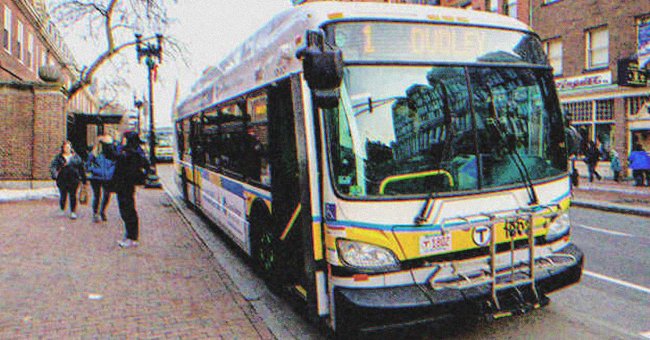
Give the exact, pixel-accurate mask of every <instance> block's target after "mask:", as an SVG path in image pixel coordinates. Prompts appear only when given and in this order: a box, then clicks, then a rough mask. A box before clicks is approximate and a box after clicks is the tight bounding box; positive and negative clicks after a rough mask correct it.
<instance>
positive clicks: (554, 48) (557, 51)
mask: <svg viewBox="0 0 650 340" xmlns="http://www.w3.org/2000/svg"><path fill="white" fill-rule="evenodd" d="M544 49H545V50H546V55H547V56H548V60H549V62H550V63H551V66H552V67H553V75H554V76H559V75H562V40H561V39H553V40H549V41H547V42H545V43H544Z"/></svg>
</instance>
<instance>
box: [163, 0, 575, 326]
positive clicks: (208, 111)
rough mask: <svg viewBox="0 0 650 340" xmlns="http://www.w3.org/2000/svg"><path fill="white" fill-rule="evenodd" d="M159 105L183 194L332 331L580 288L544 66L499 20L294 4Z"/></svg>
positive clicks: (538, 52) (523, 303) (526, 41)
mask: <svg viewBox="0 0 650 340" xmlns="http://www.w3.org/2000/svg"><path fill="white" fill-rule="evenodd" d="M178 110H179V118H178V120H177V121H176V134H175V135H176V138H177V145H178V150H177V153H178V154H177V155H176V158H177V159H176V168H177V173H178V176H177V180H178V181H177V183H178V184H179V185H180V186H181V189H182V191H183V193H184V197H185V200H186V201H187V202H188V203H189V204H191V205H193V206H195V207H197V208H198V209H199V210H200V211H202V212H203V213H204V214H205V215H206V216H207V217H208V218H210V219H211V220H212V221H214V223H215V224H216V225H217V226H218V227H219V228H220V229H222V230H223V231H224V233H225V234H227V235H228V236H229V237H230V238H232V240H233V241H234V242H235V243H236V244H237V245H238V246H239V247H241V249H242V250H243V251H245V252H246V253H247V254H248V255H250V256H251V257H252V258H253V259H254V260H255V262H256V263H257V265H258V266H259V268H260V269H261V270H262V272H263V274H264V276H265V277H266V279H267V280H268V282H269V283H270V284H271V285H272V286H274V287H281V288H283V289H285V290H287V291H293V292H296V293H298V294H299V295H300V296H301V297H302V298H303V299H304V300H305V302H306V305H307V309H308V310H309V313H310V316H312V317H313V318H314V319H321V320H324V321H325V322H327V323H328V324H329V325H330V326H331V327H332V328H334V329H335V330H337V331H339V332H341V331H343V332H347V331H348V330H351V329H378V328H382V327H392V326H399V325H402V324H413V323H415V322H419V321H431V320H435V319H437V318H439V317H444V316H447V315H448V314H458V313H464V314H467V313H473V314H475V315H477V316H484V317H490V318H498V317H502V316H507V315H511V314H513V313H519V312H526V311H528V310H531V309H534V308H537V307H540V306H543V305H545V304H546V303H548V298H547V297H546V296H547V294H548V293H551V292H553V291H555V290H557V289H560V288H563V287H566V286H568V285H571V284H574V283H576V282H578V281H579V280H580V277H581V272H582V264H583V255H582V252H581V251H580V250H579V249H578V248H577V247H576V246H575V245H573V244H572V243H571V241H570V222H569V218H568V208H569V204H570V189H569V178H568V176H567V156H566V150H565V146H564V145H565V135H564V132H563V131H564V130H563V117H562V115H561V112H560V106H559V102H558V98H557V95H556V92H555V88H554V82H553V76H552V70H551V67H550V66H549V63H548V60H547V58H546V56H545V55H544V53H543V51H542V45H541V43H540V40H539V38H538V37H537V36H536V35H535V33H533V32H532V31H531V29H530V27H528V26H526V25H524V24H522V23H520V22H518V21H516V20H513V19H511V18H508V17H505V16H500V15H495V14H491V13H485V12H475V11H469V10H461V9H451V8H442V7H434V6H420V5H405V4H379V3H342V2H315V3H310V4H305V5H301V6H296V7H294V8H291V9H289V10H287V11H285V12H283V13H281V14H279V15H278V16H276V17H275V18H274V19H273V20H271V21H270V22H269V23H268V24H267V25H265V26H264V27H262V28H261V29H260V30H259V31H258V32H257V33H256V34H254V35H253V36H252V37H250V38H249V39H248V40H246V41H245V42H243V44H242V45H241V46H240V47H239V48H237V49H236V50H235V51H234V52H232V54H230V55H229V56H228V57H227V58H226V59H225V60H224V61H223V62H221V63H220V64H219V65H216V66H214V67H212V68H209V69H207V70H206V71H205V72H204V74H203V75H202V77H201V78H200V79H199V80H198V81H197V82H196V84H195V85H194V86H193V88H192V92H191V95H189V97H187V98H186V99H185V100H184V101H183V102H182V103H181V104H180V105H179V107H178Z"/></svg>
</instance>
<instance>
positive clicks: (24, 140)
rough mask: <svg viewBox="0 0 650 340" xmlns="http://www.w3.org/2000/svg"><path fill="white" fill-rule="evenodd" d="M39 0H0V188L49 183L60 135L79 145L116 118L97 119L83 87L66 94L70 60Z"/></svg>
mask: <svg viewBox="0 0 650 340" xmlns="http://www.w3.org/2000/svg"><path fill="white" fill-rule="evenodd" d="M44 1H45V0H0V119H2V122H3V123H2V124H1V125H0V133H1V134H2V136H3V138H2V139H1V140H0V188H2V187H24V186H38V185H51V183H48V181H47V180H49V171H48V168H49V162H50V160H51V159H52V157H53V155H54V154H55V153H56V152H57V150H58V148H59V146H60V144H61V142H62V141H63V140H65V139H70V140H72V142H73V145H75V148H77V149H84V148H85V144H86V143H87V141H89V140H91V141H92V140H94V138H95V136H96V134H97V130H98V128H97V126H98V125H99V126H100V127H101V126H102V125H103V123H105V122H107V121H111V122H115V121H116V120H119V116H115V115H112V116H111V117H108V116H107V118H109V119H104V120H102V119H101V118H103V117H100V119H98V117H97V110H98V101H97V99H96V98H95V97H94V96H93V94H92V93H91V92H90V91H89V90H88V89H84V90H83V91H79V92H78V93H77V94H75V95H74V96H73V97H71V98H68V96H67V94H66V93H65V88H67V87H68V86H69V85H70V84H71V83H72V82H73V81H74V80H75V75H76V73H75V60H74V58H73V55H72V52H71V51H70V50H69V48H68V47H67V46H66V44H65V42H64V41H63V38H62V36H61V34H60V32H59V31H58V29H57V28H56V26H55V25H54V24H53V23H52V22H51V21H50V18H49V15H48V13H47V9H46V7H45V5H44ZM44 66H47V67H44ZM39 71H40V72H41V73H42V74H43V75H44V76H45V78H47V73H49V74H50V75H49V77H50V78H51V79H50V81H44V80H42V78H41V77H40V76H39ZM43 71H45V73H43ZM78 151H81V150H78ZM43 180H45V181H46V182H42V181H43Z"/></svg>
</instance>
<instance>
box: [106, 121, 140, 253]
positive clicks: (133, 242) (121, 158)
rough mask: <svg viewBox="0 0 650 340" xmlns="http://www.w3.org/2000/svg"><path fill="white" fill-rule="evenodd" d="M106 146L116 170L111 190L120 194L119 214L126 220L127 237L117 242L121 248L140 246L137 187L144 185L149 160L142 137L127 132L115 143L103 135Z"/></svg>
mask: <svg viewBox="0 0 650 340" xmlns="http://www.w3.org/2000/svg"><path fill="white" fill-rule="evenodd" d="M100 141H101V142H103V143H104V145H106V146H107V147H106V151H107V152H106V156H107V157H108V159H111V160H114V161H115V172H114V173H113V178H112V179H111V181H110V185H109V186H110V188H111V190H113V191H115V193H116V194H117V204H118V207H119V210H120V217H122V221H124V229H125V233H124V239H123V240H121V241H119V242H118V244H119V246H120V247H122V248H130V247H137V246H138V237H139V221H138V213H137V211H136V209H135V187H136V185H142V184H144V180H145V178H146V171H147V170H148V169H149V161H148V160H147V158H146V157H145V154H144V151H143V150H142V148H141V147H140V136H138V134H137V133H136V132H134V131H127V132H125V133H124V135H123V137H122V143H121V144H120V145H118V146H115V145H113V144H112V143H113V138H111V137H110V136H102V137H100Z"/></svg>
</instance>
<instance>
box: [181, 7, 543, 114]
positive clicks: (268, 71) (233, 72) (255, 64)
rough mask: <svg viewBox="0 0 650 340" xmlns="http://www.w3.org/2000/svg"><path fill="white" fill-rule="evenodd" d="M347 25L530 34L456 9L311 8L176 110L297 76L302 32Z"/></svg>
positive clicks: (298, 10)
mask: <svg viewBox="0 0 650 340" xmlns="http://www.w3.org/2000/svg"><path fill="white" fill-rule="evenodd" d="M349 20H361V21H362V20H375V21H376V20H384V21H413V22H429V23H443V24H458V25H476V26H484V27H494V28H507V29H515V30H520V31H530V30H531V29H530V27H528V26H527V25H525V24H523V23H522V22H520V21H517V20H515V19H513V18H510V17H507V16H503V15H499V14H494V13H489V12H483V11H473V10H466V9H459V8H450V7H441V6H430V5H410V4H386V3H360V2H330V1H324V2H313V3H307V4H303V5H299V6H295V7H293V8H290V9H288V10H286V11H284V12H282V13H280V14H278V15H277V16H275V17H274V18H273V19H271V21H269V22H268V23H267V24H266V25H264V26H263V27H262V28H261V29H259V30H258V31H257V32H256V33H254V34H253V35H252V36H251V37H249V38H248V39H247V40H245V41H244V42H243V43H242V44H241V45H239V47H237V48H236V49H235V50H234V51H233V52H231V53H230V54H229V55H228V56H227V57H226V58H225V59H224V60H223V61H222V62H221V63H219V64H218V65H215V66H212V67H208V68H207V69H205V70H204V71H203V74H202V75H201V77H200V78H199V80H198V81H197V82H196V83H195V84H194V85H193V86H192V91H191V93H190V95H188V96H187V97H186V98H185V99H184V100H183V102H182V103H181V104H180V105H179V106H178V117H179V118H183V117H187V116H189V115H192V114H194V113H196V112H200V111H202V110H205V109H208V108H210V107H212V106H214V105H215V104H216V103H219V102H222V101H225V100H228V99H230V98H233V97H235V96H237V95H239V94H241V93H244V92H248V91H251V90H253V89H255V88H259V87H261V86H262V85H264V84H267V83H270V82H272V81H274V80H277V79H280V78H284V77H286V76H287V75H289V74H292V73H297V72H300V70H301V66H302V65H301V63H300V61H299V60H298V59H297V58H296V56H295V53H296V51H297V50H298V49H299V48H300V47H302V46H304V35H305V31H306V30H309V29H317V28H319V27H322V26H323V25H324V24H326V23H331V22H336V21H349Z"/></svg>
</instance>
